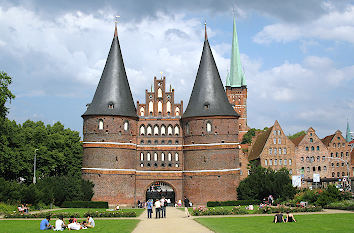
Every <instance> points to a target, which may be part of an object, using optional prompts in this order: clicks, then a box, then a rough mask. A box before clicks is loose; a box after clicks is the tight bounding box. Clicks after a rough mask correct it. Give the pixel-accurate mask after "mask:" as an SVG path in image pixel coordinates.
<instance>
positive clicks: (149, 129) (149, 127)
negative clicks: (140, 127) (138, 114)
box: [146, 125, 152, 135]
mask: <svg viewBox="0 0 354 233" xmlns="http://www.w3.org/2000/svg"><path fill="white" fill-rule="evenodd" d="M146 134H147V135H151V134H152V127H151V125H149V126H148V127H147V129H146Z"/></svg>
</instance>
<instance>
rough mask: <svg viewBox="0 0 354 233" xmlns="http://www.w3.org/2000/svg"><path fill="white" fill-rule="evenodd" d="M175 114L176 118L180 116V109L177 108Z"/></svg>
mask: <svg viewBox="0 0 354 233" xmlns="http://www.w3.org/2000/svg"><path fill="white" fill-rule="evenodd" d="M175 113H176V116H179V107H176V110H175Z"/></svg>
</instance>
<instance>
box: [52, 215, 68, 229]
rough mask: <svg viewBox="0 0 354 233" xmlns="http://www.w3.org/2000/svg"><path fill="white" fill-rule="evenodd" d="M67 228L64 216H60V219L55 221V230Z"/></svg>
mask: <svg viewBox="0 0 354 233" xmlns="http://www.w3.org/2000/svg"><path fill="white" fill-rule="evenodd" d="M64 229H65V223H64V220H63V216H60V217H59V219H58V220H56V221H55V229H54V230H55V231H63V230H64Z"/></svg>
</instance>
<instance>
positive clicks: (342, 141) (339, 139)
mask: <svg viewBox="0 0 354 233" xmlns="http://www.w3.org/2000/svg"><path fill="white" fill-rule="evenodd" d="M322 142H323V143H324V144H325V145H326V147H327V149H328V152H329V157H330V158H331V159H330V169H329V174H330V176H329V177H332V178H339V179H342V178H343V177H345V176H349V173H350V170H351V169H350V164H351V156H350V151H351V147H350V145H349V142H347V141H346V138H344V137H343V135H342V132H341V131H340V130H337V131H336V132H335V133H334V134H332V135H328V136H327V137H325V138H323V139H322Z"/></svg>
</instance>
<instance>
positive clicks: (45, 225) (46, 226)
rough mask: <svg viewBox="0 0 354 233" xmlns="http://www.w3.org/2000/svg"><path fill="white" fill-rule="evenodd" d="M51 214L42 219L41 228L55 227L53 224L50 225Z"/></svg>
mask: <svg viewBox="0 0 354 233" xmlns="http://www.w3.org/2000/svg"><path fill="white" fill-rule="evenodd" d="M49 221H50V216H49V215H48V216H47V217H46V218H45V219H43V220H42V221H41V225H40V226H39V229H40V230H50V229H53V226H52V225H50V223H49Z"/></svg>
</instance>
